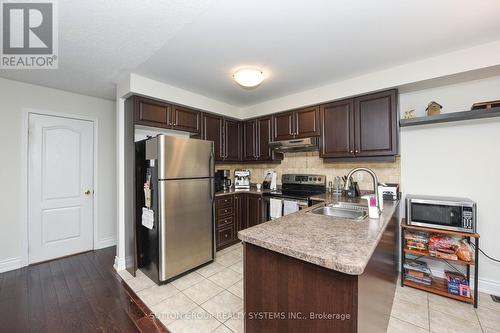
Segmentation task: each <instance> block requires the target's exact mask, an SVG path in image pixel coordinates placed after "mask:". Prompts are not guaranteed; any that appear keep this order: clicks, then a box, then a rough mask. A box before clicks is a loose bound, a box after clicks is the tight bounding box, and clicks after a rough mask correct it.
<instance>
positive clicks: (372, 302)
mask: <svg viewBox="0 0 500 333" xmlns="http://www.w3.org/2000/svg"><path fill="white" fill-rule="evenodd" d="M313 199H314V200H318V201H321V199H322V200H324V202H323V203H319V204H317V205H315V206H313V207H309V208H307V209H304V210H301V211H299V212H297V213H294V214H291V215H287V216H284V217H282V218H279V219H276V220H274V221H269V222H266V223H263V224H260V225H256V226H254V227H251V228H248V229H246V230H242V231H240V232H239V233H238V236H239V238H240V239H241V240H242V241H243V242H244V275H245V285H244V299H245V313H246V316H245V332H386V329H387V325H388V322H389V316H390V312H391V307H392V299H393V296H394V291H395V288H396V281H397V260H398V259H397V258H398V251H397V240H398V235H397V232H398V231H397V230H398V228H397V226H398V225H399V202H398V201H394V202H390V201H389V202H388V201H385V202H384V210H383V212H382V214H381V216H380V218H379V219H369V218H366V219H364V220H363V221H359V222H358V221H352V220H345V219H340V218H334V217H329V216H324V215H316V214H312V213H311V212H310V211H311V210H313V209H314V208H316V207H319V206H322V205H325V204H329V203H335V202H337V201H341V202H353V203H356V201H357V199H347V198H342V197H336V196H323V198H313Z"/></svg>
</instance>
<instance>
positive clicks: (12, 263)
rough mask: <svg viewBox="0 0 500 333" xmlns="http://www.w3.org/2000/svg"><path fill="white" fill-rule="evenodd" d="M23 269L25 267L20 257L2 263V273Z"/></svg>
mask: <svg viewBox="0 0 500 333" xmlns="http://www.w3.org/2000/svg"><path fill="white" fill-rule="evenodd" d="M21 267H23V261H22V259H21V258H19V257H18V258H10V259H5V260H1V261H0V273H3V272H8V271H12V270H14V269H18V268H21Z"/></svg>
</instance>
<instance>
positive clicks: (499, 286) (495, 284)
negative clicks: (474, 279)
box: [478, 278, 500, 296]
mask: <svg viewBox="0 0 500 333" xmlns="http://www.w3.org/2000/svg"><path fill="white" fill-rule="evenodd" d="M478 289H479V291H480V292H482V293H486V294H489V295H495V296H500V281H494V280H488V279H481V278H480V279H479V287H478Z"/></svg>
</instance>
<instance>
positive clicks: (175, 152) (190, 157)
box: [146, 135, 214, 179]
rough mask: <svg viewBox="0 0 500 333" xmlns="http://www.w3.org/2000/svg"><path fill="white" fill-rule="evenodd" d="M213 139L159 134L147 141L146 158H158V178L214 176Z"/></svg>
mask: <svg viewBox="0 0 500 333" xmlns="http://www.w3.org/2000/svg"><path fill="white" fill-rule="evenodd" d="M213 151H214V143H213V142H212V141H205V140H197V139H188V138H183V137H176V136H168V135H158V136H157V137H155V138H153V139H150V140H148V141H147V143H146V158H147V159H156V160H158V162H157V163H158V179H180V178H202V177H213V176H214V153H213Z"/></svg>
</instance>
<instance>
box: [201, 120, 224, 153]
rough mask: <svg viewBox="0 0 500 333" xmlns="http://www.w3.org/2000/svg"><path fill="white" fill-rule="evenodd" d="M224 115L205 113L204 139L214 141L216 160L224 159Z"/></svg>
mask: <svg viewBox="0 0 500 333" xmlns="http://www.w3.org/2000/svg"><path fill="white" fill-rule="evenodd" d="M222 125H223V121H222V117H219V116H214V115H211V114H206V113H205V114H203V140H208V141H213V142H214V152H215V160H216V161H222V156H223V150H222Z"/></svg>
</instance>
